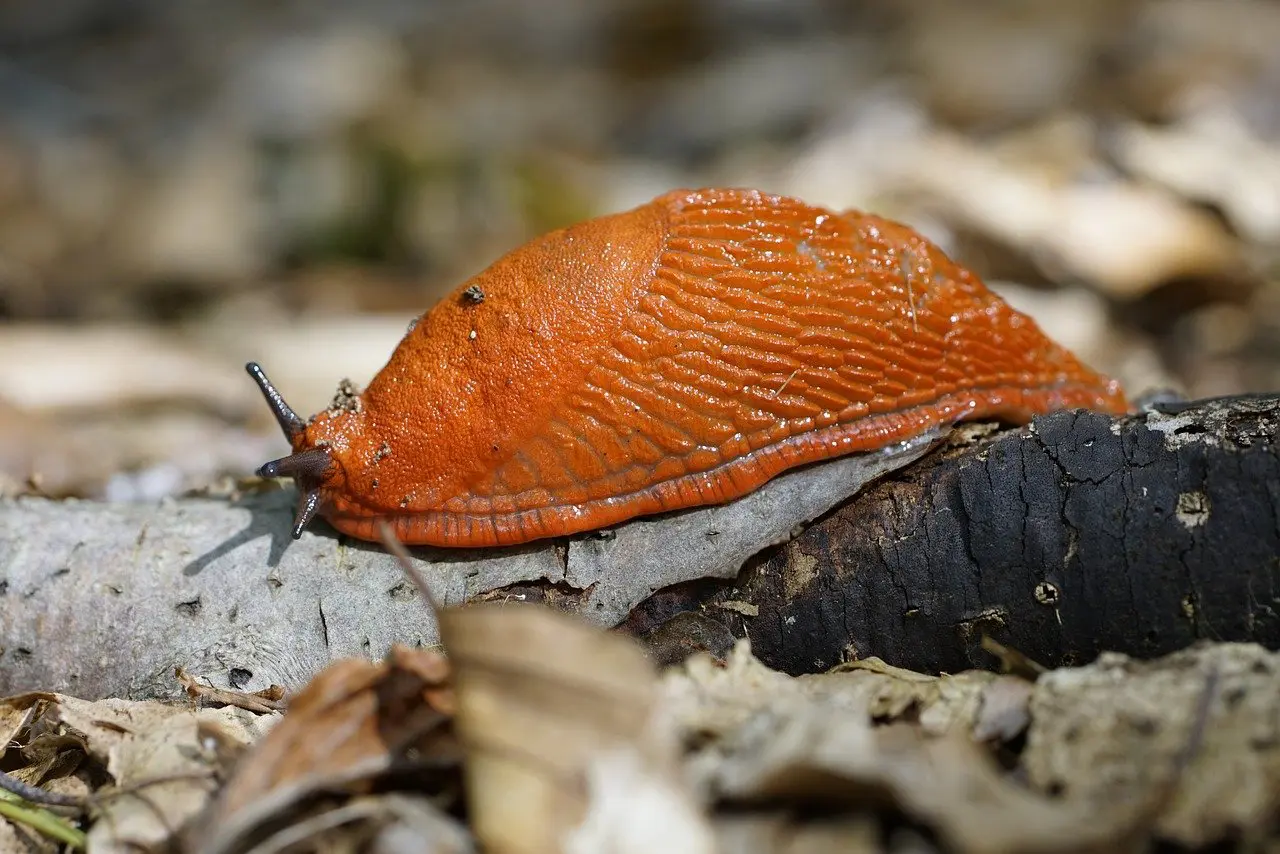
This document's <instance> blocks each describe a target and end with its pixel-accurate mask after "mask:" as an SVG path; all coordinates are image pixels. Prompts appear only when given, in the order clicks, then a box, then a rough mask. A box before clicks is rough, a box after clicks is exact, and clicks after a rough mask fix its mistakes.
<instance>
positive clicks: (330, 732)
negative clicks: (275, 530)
mask: <svg viewBox="0 0 1280 854" xmlns="http://www.w3.org/2000/svg"><path fill="white" fill-rule="evenodd" d="M448 680H449V665H448V663H447V662H446V661H445V659H444V657H443V656H441V655H440V654H438V653H436V652H431V651H427V650H421V649H409V648H407V647H402V646H395V647H393V648H392V651H391V654H390V655H389V656H388V657H387V659H386V660H385V661H383V662H381V663H377V664H375V663H373V662H369V661H365V660H363V659H347V660H344V661H339V662H337V663H335V664H333V665H331V666H330V667H328V668H326V669H325V670H324V671H322V672H321V673H320V674H319V675H317V676H316V677H315V678H314V679H313V680H312V681H311V683H310V684H309V685H308V686H307V687H306V688H305V689H304V690H303V691H301V692H300V693H299V694H298V695H297V696H295V697H294V698H293V699H292V700H291V702H290V704H289V713H288V715H287V716H286V717H285V718H284V720H283V721H282V722H281V724H280V725H279V726H278V727H277V728H276V729H275V730H274V731H273V732H272V733H271V734H270V735H269V736H268V737H267V738H265V739H263V740H262V742H261V743H260V744H258V745H256V746H255V749H254V750H253V751H252V753H250V754H249V755H247V756H246V757H245V759H244V761H243V764H242V765H241V766H240V767H239V768H238V769H237V772H236V774H235V776H234V777H233V779H232V780H231V782H230V783H229V784H228V785H227V787H226V789H225V790H224V791H223V793H222V795H221V797H220V799H219V801H218V803H217V805H216V806H215V807H214V808H213V809H212V810H211V811H210V812H209V813H208V814H207V815H206V816H204V817H203V819H202V820H201V822H200V823H199V827H200V828H204V829H205V830H197V832H196V833H195V834H194V835H193V837H194V839H195V840H196V845H197V846H198V850H199V851H201V852H214V851H230V850H240V849H241V848H242V847H243V846H244V845H245V844H246V840H248V839H250V838H252V834H254V833H257V832H260V831H259V830H258V828H259V827H260V825H261V824H262V823H263V822H264V821H265V820H267V819H273V818H279V817H280V815H281V814H282V813H285V812H286V811H287V810H289V809H290V808H291V807H292V806H294V805H295V804H297V803H298V802H299V801H300V800H301V799H303V798H304V797H306V796H308V795H310V794H314V793H316V792H318V791H324V792H335V791H343V790H345V791H349V792H351V791H354V792H361V791H365V790H367V789H368V788H370V786H371V785H372V784H373V782H374V781H375V779H376V778H378V777H381V776H383V775H386V774H387V773H388V772H392V771H403V770H406V769H409V768H417V769H422V768H434V769H438V770H441V771H443V776H442V777H441V780H442V781H443V783H442V788H448V784H449V779H450V774H451V772H452V771H453V770H454V769H456V767H457V762H458V749H457V745H456V743H455V741H454V737H453V734H452V729H451V727H450V715H451V714H452V712H453V697H452V691H451V688H450V687H449V685H448ZM339 809H341V807H339ZM333 811H334V810H328V809H322V810H320V812H319V813H318V815H312V816H307V817H304V818H300V819H298V821H297V822H296V823H294V822H291V823H290V827H296V826H299V824H300V823H302V822H307V821H313V820H314V821H315V822H317V823H318V824H316V826H321V825H323V824H324V822H325V821H326V819H324V818H322V817H321V816H324V815H328V814H329V813H331V812H333ZM353 815H354V813H353ZM361 815H362V816H363V815H364V814H363V813H361ZM366 817H367V816H366ZM340 819H341V815H339V816H338V817H335V818H333V819H332V820H334V821H338V820H340ZM301 826H304V827H305V826H309V825H305V824H302V825H301ZM276 830H278V828H272V829H271V830H270V831H261V832H262V833H264V834H265V833H268V832H275V831H276ZM279 832H280V833H285V834H292V833H294V832H295V831H294V830H292V829H290V828H286V829H285V830H282V831H279ZM277 841H278V840H277Z"/></svg>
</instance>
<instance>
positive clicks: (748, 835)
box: [715, 812, 884, 854]
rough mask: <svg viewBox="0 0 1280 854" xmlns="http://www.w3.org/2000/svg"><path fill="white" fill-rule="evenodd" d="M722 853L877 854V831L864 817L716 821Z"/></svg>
mask: <svg viewBox="0 0 1280 854" xmlns="http://www.w3.org/2000/svg"><path fill="white" fill-rule="evenodd" d="M715 828H716V840H717V841H718V842H719V843H720V851H721V854H879V852H881V851H883V850H884V846H883V845H881V843H880V828H879V827H878V826H877V823H876V822H875V820H874V819H872V818H870V817H867V816H854V817H837V818H834V819H830V820H825V821H803V820H799V819H797V818H796V817H795V816H792V815H788V814H787V813H785V812H778V813H753V814H748V815H729V816H723V817H720V818H718V819H716V822H715Z"/></svg>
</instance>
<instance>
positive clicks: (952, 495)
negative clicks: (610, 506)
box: [626, 395, 1280, 673]
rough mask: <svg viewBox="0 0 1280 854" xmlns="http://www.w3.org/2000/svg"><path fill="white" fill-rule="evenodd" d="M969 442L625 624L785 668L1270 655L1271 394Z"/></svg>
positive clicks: (1279, 611) (1275, 617)
mask: <svg viewBox="0 0 1280 854" xmlns="http://www.w3.org/2000/svg"><path fill="white" fill-rule="evenodd" d="M962 436H963V433H958V434H956V435H955V436H954V437H953V439H952V441H951V442H950V443H949V444H950V445H951V446H950V447H948V448H945V449H942V450H941V451H940V452H938V453H934V454H931V455H930V456H929V457H927V458H925V459H924V460H921V461H920V462H919V463H916V464H915V465H913V466H911V467H910V468H907V469H903V470H901V471H898V472H895V473H893V474H892V475H889V476H888V477H887V478H885V479H883V480H881V481H879V482H878V483H876V484H874V485H873V486H871V487H870V488H869V489H868V490H866V491H864V492H863V493H862V494H861V495H859V496H858V497H857V498H856V499H854V500H852V501H849V502H846V503H845V504H844V505H843V506H842V507H840V508H839V509H837V510H835V511H833V512H832V513H830V514H828V515H827V516H826V517H824V518H823V519H821V520H819V521H818V522H816V523H815V524H813V525H810V526H809V527H807V528H806V530H805V531H804V532H803V533H802V534H801V535H800V536H799V537H797V538H796V539H794V540H792V541H791V542H789V543H787V544H785V545H783V546H780V547H777V548H773V549H769V550H767V551H765V552H763V553H762V554H761V555H759V556H758V557H757V558H756V559H754V560H752V561H751V562H750V563H749V565H748V566H747V567H746V568H744V570H743V572H742V573H741V575H740V576H739V577H738V578H737V579H735V580H734V581H733V582H730V583H725V582H720V581H714V580H707V581H701V582H692V583H688V584H684V585H679V586H676V587H673V588H671V589H668V590H665V591H661V592H660V593H658V594H657V595H655V596H653V597H651V598H650V599H649V600H647V601H646V602H645V603H643V604H642V605H641V606H640V607H639V608H637V609H636V610H635V611H634V612H633V613H632V615H631V617H630V618H629V620H628V622H627V624H626V628H628V629H629V630H631V631H634V632H637V633H641V634H644V633H648V632H653V631H658V629H655V627H659V628H661V627H662V625H663V621H665V620H666V619H668V618H669V617H671V616H672V615H673V614H677V613H683V614H685V615H687V614H689V613H690V612H694V611H696V612H697V613H698V615H699V616H698V618H697V619H681V620H677V622H676V623H674V624H671V625H673V626H676V628H674V629H667V630H665V631H661V632H659V635H660V636H661V637H662V639H663V644H664V645H665V647H666V648H674V649H677V650H678V649H681V648H682V647H697V646H711V645H713V643H712V642H710V641H709V640H708V639H709V638H712V639H714V638H716V637H717V636H721V637H724V636H728V635H732V636H735V637H742V636H748V637H750V638H751V641H752V647H753V649H754V651H755V653H756V655H757V656H759V657H760V659H761V660H762V661H764V662H765V663H767V664H769V665H770V666H772V667H775V668H778V669H781V670H785V671H788V672H791V673H799V672H807V671H815V670H821V669H824V668H826V667H830V666H832V665H834V664H836V663H838V662H840V661H842V660H849V659H855V658H864V657H868V656H878V657H880V658H883V659H885V660H886V661H888V662H890V663H891V664H895V665H898V666H902V667H907V668H910V669H913V670H920V671H925V672H939V671H943V672H958V671H961V670H964V669H966V668H971V667H987V668H990V667H993V666H995V665H996V664H997V662H996V660H995V659H994V658H993V657H992V655H991V654H990V653H989V652H986V651H984V650H983V647H982V638H983V635H984V634H985V635H989V636H990V637H991V638H993V639H995V640H997V641H999V642H1000V643H1002V644H1004V645H1005V646H1007V647H1011V648H1013V649H1015V650H1017V651H1018V652H1020V653H1022V654H1024V655H1026V656H1028V657H1030V658H1031V659H1032V660H1034V661H1036V662H1038V663H1040V664H1043V665H1045V666H1049V667H1052V666H1057V665H1063V664H1074V663H1083V662H1086V661H1090V660H1092V659H1093V658H1095V657H1096V656H1097V654H1098V653H1099V652H1101V651H1103V650H1113V651H1117V652H1123V653H1126V654H1128V655H1131V656H1135V657H1140V658H1153V657H1156V656H1159V655H1163V654H1166V653H1169V652H1172V651H1174V650H1178V649H1182V648H1184V647H1187V646H1190V645H1191V644H1193V643H1194V642H1196V641H1197V640H1202V639H1207V640H1218V641H1254V642H1257V643H1260V644H1262V645H1264V646H1266V647H1268V648H1270V649H1276V648H1280V396H1277V395H1256V396H1243V397H1231V398H1219V399H1213V400H1205V401H1197V402H1190V403H1177V404H1170V403H1166V404H1158V405H1155V406H1153V407H1152V411H1150V412H1145V413H1142V414H1138V415H1134V416H1130V417H1128V418H1123V419H1112V418H1108V417H1106V416H1102V415H1098V414H1094V413H1088V412H1060V413H1055V414H1051V415H1048V416H1044V417H1041V418H1038V419H1036V420H1035V421H1034V422H1033V423H1032V425H1031V426H1030V427H1028V428H1026V429H1022V430H1014V431H1007V432H1005V433H1002V434H1000V435H996V436H994V437H991V438H989V439H985V440H978V441H972V440H967V441H966V440H962V439H961V437H962ZM681 626H683V627H688V628H682V627H681ZM720 626H723V628H719V627H720ZM689 631H693V632H696V633H697V637H695V638H694V639H693V640H685V639H684V637H683V636H684V635H685V634H687V633H688V632H689Z"/></svg>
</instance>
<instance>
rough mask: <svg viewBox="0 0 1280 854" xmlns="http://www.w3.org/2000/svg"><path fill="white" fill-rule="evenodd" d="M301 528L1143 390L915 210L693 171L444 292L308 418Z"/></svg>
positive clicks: (590, 487) (776, 468)
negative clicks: (987, 278) (1070, 346)
mask: <svg viewBox="0 0 1280 854" xmlns="http://www.w3.org/2000/svg"><path fill="white" fill-rule="evenodd" d="M247 367H248V370H249V373H250V374H251V375H252V376H253V377H254V379H255V380H256V381H257V383H258V385H259V387H260V388H261V389H262V392H263V394H264V396H265V397H266V399H267V402H268V403H269V404H270V406H271V408H272V410H273V412H274V413H275V416H276V419H277V420H278V421H279V423H280V426H281V428H282V429H283V430H284V433H285V436H286V437H287V438H288V439H289V442H290V444H291V445H292V446H293V453H292V454H290V455H289V456H287V457H284V458H283V459H279V460H275V461H273V462H269V463H267V464H266V465H264V466H262V468H261V469H259V470H258V474H259V475H260V476H262V477H292V478H293V479H294V480H295V481H296V482H297V483H298V485H299V490H300V492H301V500H300V504H299V509H298V514H297V518H296V521H295V525H294V530H293V536H294V537H299V536H301V535H302V531H303V529H304V528H305V527H306V525H307V524H308V522H309V521H310V520H311V519H312V517H313V516H314V515H315V514H316V513H319V514H320V515H322V516H323V517H324V518H326V519H327V520H328V521H329V522H330V523H331V524H332V525H333V526H334V527H335V528H337V529H338V530H339V531H341V532H343V533H345V534H348V535H351V536H353V537H358V538H360V539H365V540H377V539H378V523H379V521H380V520H385V521H386V522H387V523H389V525H390V526H391V529H392V530H393V531H394V532H395V534H396V536H397V537H398V538H399V539H400V540H401V541H403V542H405V543H408V544H430V545H437V546H493V545H506V544H515V543H523V542H528V541H530V540H537V539H541V538H544V537H556V536H563V535H567V534H573V533H576V532H581V531H588V530H592V529H596V528H601V527H605V526H609V525H613V524H616V523H619V522H622V521H625V520H627V519H631V518H634V517H637V516H642V515H647V514H653V513H658V512H664V511H672V510H680V509H683V508H691V507H695V506H699V505H707V504H716V503H721V502H727V501H730V500H732V499H734V498H737V497H739V496H742V495H743V494H745V493H747V492H750V491H752V490H754V489H756V488H758V487H759V486H761V485H762V484H763V483H765V482H766V481H767V480H769V479H770V478H772V477H774V476H775V475H777V474H779V473H781V472H783V471H785V470H787V469H790V468H793V467H795V466H799V465H803V464H806V463H812V462H816V461H818V460H824V459H829V458H831V457H836V456H840V455H843V454H849V453H854V452H858V451H871V450H875V449H879V448H882V447H885V446H888V445H890V444H892V443H895V442H900V441H903V440H906V439H910V438H912V437H915V436H918V435H920V434H922V433H924V432H926V431H930V430H935V429H938V428H940V427H945V426H947V425H951V424H953V423H955V422H958V421H962V420H972V419H981V418H986V419H998V420H1003V421H1007V422H1011V423H1025V422H1027V421H1028V420H1030V418H1031V416H1032V415H1035V414H1039V413H1043V412H1047V411H1050V410H1054V409H1060V408H1073V407H1081V408H1092V409H1098V410H1102V411H1105V412H1110V413H1117V414H1119V413H1123V412H1125V411H1127V409H1128V404H1127V402H1126V400H1125V397H1124V394H1123V392H1122V391H1121V390H1120V387H1119V384H1118V383H1117V382H1115V381H1113V380H1108V379H1107V378H1105V377H1102V376H1100V375H1099V374H1097V373H1095V372H1094V371H1092V370H1090V369H1089V368H1088V367H1086V366H1085V365H1083V364H1081V363H1080V362H1079V361H1078V360H1077V359H1076V358H1075V357H1074V356H1073V355H1072V354H1071V353H1069V352H1067V351H1066V350H1065V349H1063V348H1062V347H1060V346H1059V345H1057V344H1055V343H1054V342H1053V341H1051V340H1049V339H1048V338H1047V337H1046V336H1045V335H1044V333H1043V332H1041V331H1040V329H1039V327H1038V326H1037V325H1036V324H1035V322H1034V321H1032V320H1031V319H1030V318H1029V317H1027V316H1026V315H1023V314H1020V313H1019V312H1017V311H1014V310H1013V309H1012V308H1010V307H1009V306H1008V305H1007V304H1006V303H1005V302H1003V301H1002V300H1001V299H1000V298H999V297H997V296H996V295H995V294H993V293H992V292H991V291H989V290H988V289H987V288H986V286H985V285H984V284H983V283H982V281H981V280H980V279H979V278H978V277H977V276H976V275H975V274H974V273H972V272H970V271H969V270H966V269H965V268H963V267H961V266H959V265H958V264H956V263H954V262H953V261H951V260H950V259H949V258H947V256H946V255H944V254H943V253H942V251H941V250H940V249H939V248H938V247H936V246H934V245H933V244H932V243H930V242H929V241H928V240H926V239H925V238H924V237H922V236H921V235H920V234H918V233H916V232H915V231H914V230H912V229H911V228H909V227H907V226H904V225H901V224H898V223H895V222H892V221H889V220H886V219H882V218H880V217H877V216H872V215H869V214H864V213H861V212H857V211H848V212H844V213H836V212H833V211H829V210H824V209H822V208H818V207H812V206H810V205H807V204H805V203H803V202H801V201H798V200H796V199H791V198H786V197H782V196H775V195H769V194H766V193H762V192H758V191H753V190H740V189H704V190H697V191H689V190H680V191H676V192H671V193H668V194H666V195H663V196H660V197H659V198H657V199H655V200H654V201H652V202H650V203H648V204H646V205H643V206H641V207H638V208H635V209H634V210H631V211H627V212H625V213H619V214H614V215H610V216H604V217H600V218H598V219H593V220H589V221H587V222H584V223H580V224H578V225H574V226H571V227H569V228H564V229H561V230H559V231H554V232H551V233H550V234H546V235H544V236H542V237H539V238H537V239H536V240H533V241H532V242H530V243H528V244H526V245H524V246H522V247H520V248H518V249H516V250H515V251H513V252H511V253H509V254H508V255H506V256H505V257H503V258H501V259H499V260H498V261H497V262H496V263H494V264H493V265H492V266H490V267H489V268H488V269H486V270H485V271H483V272H482V273H480V274H479V275H477V276H475V277H474V278H473V279H471V280H470V281H468V282H465V283H463V284H462V285H460V286H459V288H458V289H457V290H456V291H454V292H453V294H452V295H450V296H449V297H447V298H445V299H444V300H443V301H441V302H440V303H439V304H438V305H436V306H435V307H434V308H432V309H431V310H430V311H428V312H427V313H426V314H425V315H423V316H422V317H421V318H419V320H418V321H417V322H416V324H415V325H414V326H413V327H411V329H410V330H409V332H408V333H407V334H406V335H405V337H404V339H403V340H402V341H401V342H400V344H399V346H398V347H397V348H396V350H395V352H394V353H393V354H392V355H391V359H390V361H389V362H388V363H387V364H386V366H385V367H384V368H383V369H382V370H381V371H380V372H379V373H378V374H377V376H375V377H374V378H373V380H372V382H371V383H370V384H369V387H368V388H367V389H366V390H365V391H364V392H363V393H359V394H356V393H353V392H352V391H351V389H350V388H349V386H347V385H346V384H344V388H343V389H342V390H340V392H339V395H338V398H336V399H335V400H334V402H333V404H332V405H331V406H330V407H329V408H328V409H327V410H325V411H324V412H321V413H319V414H318V415H316V416H315V417H313V418H312V419H311V420H310V421H308V422H303V420H302V419H301V418H299V417H298V415H297V414H295V413H294V412H293V410H292V409H290V408H289V407H288V405H287V404H286V403H285V402H284V400H283V398H282V397H281V396H280V393H279V392H278V391H276V389H275V387H274V386H272V384H271V383H270V381H269V380H268V379H267V377H266V375H265V374H264V373H263V372H262V369H261V368H259V367H258V365H257V364H254V363H250V364H249V365H248V366H247Z"/></svg>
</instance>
